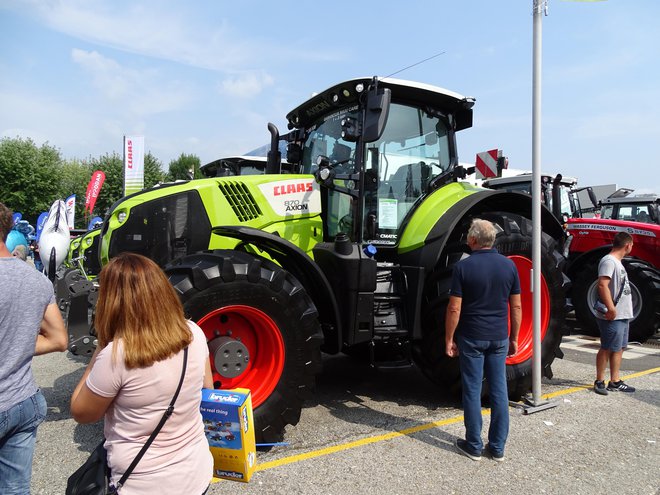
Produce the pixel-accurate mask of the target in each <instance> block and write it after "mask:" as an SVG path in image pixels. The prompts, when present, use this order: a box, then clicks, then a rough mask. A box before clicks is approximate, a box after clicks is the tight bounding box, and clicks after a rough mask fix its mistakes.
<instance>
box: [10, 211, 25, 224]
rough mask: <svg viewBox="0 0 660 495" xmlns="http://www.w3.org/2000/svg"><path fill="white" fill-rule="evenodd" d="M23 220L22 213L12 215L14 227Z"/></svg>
mask: <svg viewBox="0 0 660 495" xmlns="http://www.w3.org/2000/svg"><path fill="white" fill-rule="evenodd" d="M21 218H23V214H22V213H21V212H20V211H17V212H16V213H14V214H13V215H12V219H13V220H14V225H16V224H17V223H18V221H19V220H20V219H21Z"/></svg>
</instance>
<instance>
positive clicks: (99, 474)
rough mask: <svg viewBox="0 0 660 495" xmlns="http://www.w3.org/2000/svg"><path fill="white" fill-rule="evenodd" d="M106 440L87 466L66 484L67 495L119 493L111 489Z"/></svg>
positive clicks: (91, 456)
mask: <svg viewBox="0 0 660 495" xmlns="http://www.w3.org/2000/svg"><path fill="white" fill-rule="evenodd" d="M104 442H105V440H103V442H101V443H100V444H98V446H97V447H96V448H95V449H94V451H93V452H92V453H91V454H90V456H89V458H88V459H87V460H86V461H85V464H83V465H82V466H80V467H79V468H78V469H77V470H76V472H75V473H73V474H72V475H71V476H70V477H69V480H68V481H67V483H66V495H110V494H112V493H117V492H116V490H115V488H114V486H113V487H110V468H108V458H107V455H106V451H105V447H104V446H103V444H104Z"/></svg>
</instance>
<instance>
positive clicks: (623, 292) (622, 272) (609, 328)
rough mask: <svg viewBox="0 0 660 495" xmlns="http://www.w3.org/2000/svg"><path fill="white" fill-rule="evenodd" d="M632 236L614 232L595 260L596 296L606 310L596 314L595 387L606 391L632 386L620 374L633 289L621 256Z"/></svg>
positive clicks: (598, 390)
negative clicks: (607, 376) (609, 246)
mask: <svg viewBox="0 0 660 495" xmlns="http://www.w3.org/2000/svg"><path fill="white" fill-rule="evenodd" d="M632 247H633V238H632V236H631V235H630V234H628V233H626V232H618V233H617V234H616V235H615V236H614V242H613V244H612V250H611V251H610V252H609V254H607V255H606V256H604V257H603V259H601V260H600V263H599V264H598V296H599V298H600V301H602V302H603V304H604V305H605V306H606V307H607V312H606V313H603V314H598V315H597V319H596V322H597V323H598V328H599V329H600V349H599V350H598V355H597V356H596V381H595V382H594V391H595V392H596V393H597V394H600V395H607V394H608V391H618V392H634V391H635V389H634V387H631V386H630V385H627V384H625V383H623V381H622V380H621V379H620V378H619V368H620V366H621V357H622V355H623V350H624V349H625V348H626V346H627V345H628V328H629V322H630V320H631V319H632V317H633V306H632V292H631V290H630V283H629V282H628V276H627V274H626V269H625V268H624V266H623V264H622V263H621V260H622V259H623V258H624V257H625V256H627V255H628V254H630V251H631V250H632ZM608 363H609V365H610V382H609V383H608V384H607V387H605V370H606V368H607V364H608Z"/></svg>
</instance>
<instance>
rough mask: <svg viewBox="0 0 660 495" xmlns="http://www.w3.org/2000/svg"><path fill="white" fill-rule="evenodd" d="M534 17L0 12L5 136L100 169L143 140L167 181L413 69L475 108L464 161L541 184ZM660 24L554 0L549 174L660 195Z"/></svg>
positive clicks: (548, 47)
mask: <svg viewBox="0 0 660 495" xmlns="http://www.w3.org/2000/svg"><path fill="white" fill-rule="evenodd" d="M532 5H533V1H532V0H461V1H457V0H428V1H427V0H407V1H405V2H376V1H362V2H358V1H355V0H350V1H349V0H334V1H333V2H306V1H298V2H292V1H289V0H280V1H278V2H272V1H265V0H262V1H256V0H240V1H231V2H230V1H225V0H196V1H191V2H180V1H174V0H131V1H125V0H21V1H19V0H0V136H1V137H9V138H16V137H21V138H28V137H29V138H31V139H33V140H34V141H35V142H36V143H37V144H38V145H41V144H42V143H45V142H47V143H48V144H49V145H51V146H54V147H56V148H58V149H59V150H60V152H61V154H62V157H63V158H65V159H75V158H77V159H88V158H90V157H95V158H97V157H99V156H101V155H104V154H106V153H113V152H116V153H119V154H121V153H122V142H123V141H122V139H123V136H124V135H142V136H145V149H146V151H149V152H151V153H152V154H153V155H154V156H155V157H156V158H157V159H159V160H160V161H161V162H162V163H163V166H164V168H165V169H167V166H168V164H169V162H170V161H171V160H174V159H176V158H177V157H179V156H180V155H181V153H185V154H194V155H197V156H198V157H199V158H200V160H201V162H202V163H208V162H210V161H212V160H215V159H217V158H220V157H223V156H231V155H240V154H244V153H246V152H248V151H250V150H252V149H254V148H257V147H259V146H261V145H263V144H266V143H268V142H269V140H270V137H269V134H268V131H267V127H266V126H267V123H268V122H272V123H274V124H275V125H277V126H278V127H279V128H280V131H281V132H282V133H284V132H286V119H285V116H286V114H287V112H289V111H290V110H292V109H293V108H295V107H296V106H298V105H299V104H300V103H302V102H303V101H305V100H306V99H307V98H308V97H309V96H311V95H312V94H313V93H315V92H320V91H323V90H324V89H326V88H328V87H330V86H332V85H334V84H336V83H339V82H341V81H343V80H346V79H351V78H354V77H364V76H374V75H377V76H388V75H391V74H393V73H395V72H398V71H401V69H404V68H406V67H409V66H412V67H410V68H408V69H406V70H403V71H401V72H399V73H397V74H396V77H397V78H400V79H408V80H412V81H418V82H423V83H427V84H433V85H436V86H441V87H443V88H447V89H450V90H452V91H455V92H457V93H460V94H463V95H466V96H472V97H474V98H476V105H475V107H474V125H473V127H472V128H470V129H467V130H464V131H461V132H459V133H458V135H457V140H458V150H459V159H460V161H461V162H463V163H467V164H474V161H475V155H476V153H478V152H481V151H485V150H489V149H493V148H499V149H502V150H503V153H504V154H505V155H506V156H508V157H509V166H510V167H511V168H516V169H523V170H531V167H532V40H533V27H532V26H533V22H532V20H533V18H532ZM658 19H660V2H658V1H657V0H605V1H587V2H579V1H563V0H549V2H548V15H547V16H545V17H543V19H542V35H543V38H542V39H543V43H542V78H541V84H542V105H541V123H542V127H541V145H540V146H541V169H542V171H543V172H546V173H562V174H563V175H565V176H571V177H576V178H577V179H578V181H579V185H582V186H586V185H600V184H616V185H617V187H629V188H632V189H635V190H636V192H639V193H643V192H655V193H660V167H659V166H658V164H657V163H656V159H654V158H653V156H655V155H657V154H658V153H657V151H656V150H655V147H656V146H658V143H659V142H660V139H659V138H660V84H659V82H660V28H658ZM437 54H440V55H438V56H435V57H434V55H437ZM430 57H433V58H431V59H430V60H428V61H426V62H424V63H420V64H418V62H420V61H422V60H424V59H427V58H430Z"/></svg>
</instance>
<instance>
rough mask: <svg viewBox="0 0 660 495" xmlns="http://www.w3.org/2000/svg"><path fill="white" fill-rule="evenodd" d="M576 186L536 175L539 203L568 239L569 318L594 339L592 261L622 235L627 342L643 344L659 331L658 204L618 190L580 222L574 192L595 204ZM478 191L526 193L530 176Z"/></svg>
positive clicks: (498, 181) (654, 199) (504, 179)
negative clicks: (629, 313) (629, 311)
mask: <svg viewBox="0 0 660 495" xmlns="http://www.w3.org/2000/svg"><path fill="white" fill-rule="evenodd" d="M576 184H577V180H576V179H573V178H569V177H562V176H561V175H557V176H554V177H553V176H551V175H546V174H542V176H541V196H542V201H543V204H544V205H545V206H547V207H548V208H549V209H551V210H552V212H553V214H554V215H555V216H556V217H557V219H558V220H559V221H561V222H562V223H564V225H565V227H566V232H567V234H568V235H569V242H567V243H566V247H567V248H568V252H567V253H565V254H567V258H568V263H567V264H566V270H565V272H566V275H567V276H568V277H569V278H570V279H571V281H572V288H571V289H570V291H569V297H570V298H571V303H570V305H572V306H573V308H574V309H575V317H576V319H577V320H578V321H579V323H580V326H581V327H582V330H583V331H584V332H585V333H587V334H590V335H598V326H597V324H596V316H595V314H594V310H593V306H594V302H595V301H596V299H597V297H598V293H597V288H596V286H597V283H596V282H597V280H598V262H599V261H600V259H601V258H602V257H603V256H605V255H606V254H607V253H608V252H609V251H610V248H611V247H612V239H613V238H614V235H615V234H616V233H617V232H620V231H623V232H628V233H629V234H631V235H632V236H633V240H634V247H633V250H632V252H631V253H630V256H629V257H627V258H625V259H624V260H623V264H624V266H625V267H626V271H627V273H628V277H629V279H630V283H631V288H632V296H633V312H634V317H633V320H632V321H631V323H630V341H636V342H644V341H646V340H647V339H648V338H649V337H651V336H652V335H653V334H654V333H655V332H656V331H658V328H659V327H660V271H659V269H660V225H659V223H660V212H659V203H660V199H659V198H658V196H657V195H651V194H646V195H638V196H631V195H629V194H630V192H631V190H630V189H627V190H619V191H617V193H615V194H613V195H612V196H610V197H608V198H606V199H604V200H603V201H601V202H600V205H599V206H600V210H601V214H600V218H582V215H583V213H584V212H585V210H586V209H587V208H583V207H582V206H581V204H580V201H579V198H578V194H577V193H578V192H579V191H581V190H586V191H587V193H588V194H589V198H590V200H591V202H592V203H593V206H594V207H596V206H597V204H596V199H595V196H594V194H593V191H592V190H591V188H590V187H584V188H579V189H578V188H576ZM483 186H484V187H487V188H489V189H500V190H507V191H520V192H524V193H526V194H530V193H531V186H532V176H531V174H521V175H517V176H512V177H498V178H494V179H489V180H487V181H484V183H483ZM588 209H590V210H591V208H588ZM570 305H569V306H570Z"/></svg>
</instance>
